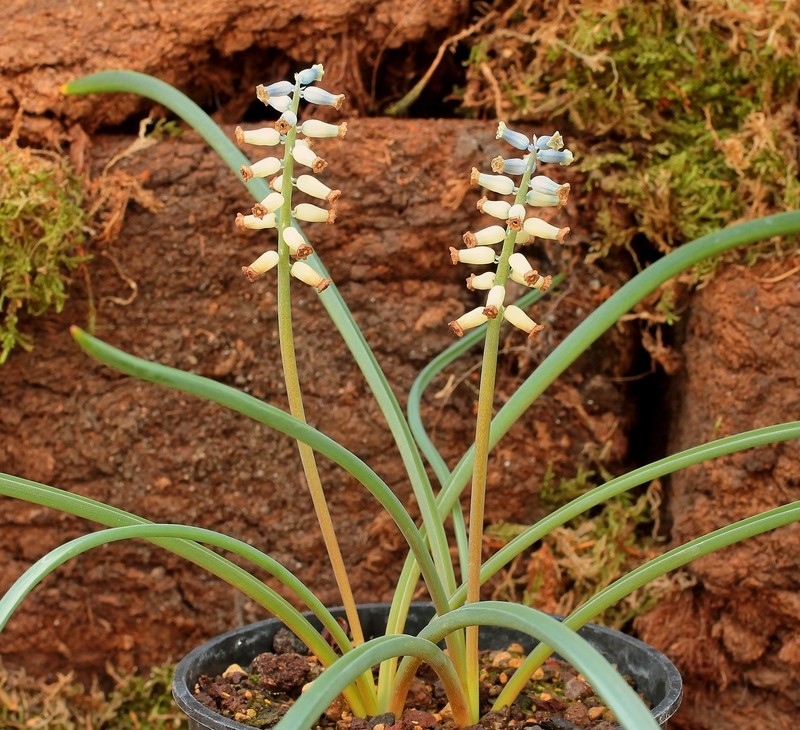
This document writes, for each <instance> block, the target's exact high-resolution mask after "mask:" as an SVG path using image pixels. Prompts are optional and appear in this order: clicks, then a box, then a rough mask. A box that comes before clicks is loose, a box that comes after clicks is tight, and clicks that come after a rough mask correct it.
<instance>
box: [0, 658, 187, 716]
mask: <svg viewBox="0 0 800 730" xmlns="http://www.w3.org/2000/svg"><path fill="white" fill-rule="evenodd" d="M172 674H173V667H169V666H164V667H156V668H154V669H153V670H152V671H151V672H150V674H149V675H147V676H136V675H130V676H115V681H116V686H115V687H114V688H113V689H112V690H111V691H109V692H102V691H100V690H99V689H98V688H97V687H92V688H90V689H89V690H88V691H87V690H86V689H85V688H84V687H83V685H81V684H77V683H74V682H73V681H72V680H71V678H70V676H59V679H58V680H57V681H56V682H54V683H52V684H49V683H42V682H37V681H36V680H34V679H32V678H31V677H28V676H26V675H25V674H24V673H22V672H18V673H8V672H5V671H4V669H3V667H2V665H1V664H0V727H3V728H48V730H83V729H84V728H92V729H93V730H181V729H182V728H186V726H187V722H186V718H185V716H184V715H183V713H181V712H180V710H178V708H177V707H176V705H175V704H174V702H173V701H172V695H171V684H172Z"/></svg>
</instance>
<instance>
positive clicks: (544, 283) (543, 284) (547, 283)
mask: <svg viewBox="0 0 800 730" xmlns="http://www.w3.org/2000/svg"><path fill="white" fill-rule="evenodd" d="M552 285H553V277H552V276H550V275H549V274H548V275H547V276H544V277H542V280H541V281H540V282H539V291H541V292H542V294H544V293H545V292H546V291H547V290H548V289H549V288H550V287H551V286H552Z"/></svg>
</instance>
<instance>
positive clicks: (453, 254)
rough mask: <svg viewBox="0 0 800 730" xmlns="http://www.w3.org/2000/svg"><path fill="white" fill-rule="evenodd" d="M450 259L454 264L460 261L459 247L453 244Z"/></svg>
mask: <svg viewBox="0 0 800 730" xmlns="http://www.w3.org/2000/svg"><path fill="white" fill-rule="evenodd" d="M450 260H451V261H452V262H453V264H454V265H455V264H457V263H458V249H457V248H454V247H453V246H450ZM456 334H458V332H456ZM460 336H461V335H459V337H460Z"/></svg>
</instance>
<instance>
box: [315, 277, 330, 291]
mask: <svg viewBox="0 0 800 730" xmlns="http://www.w3.org/2000/svg"><path fill="white" fill-rule="evenodd" d="M330 283H331V280H330V279H320V280H319V281H318V282H317V284H316V287H315V288H316V290H317V291H318V292H323V291H325V290H326V289H327V288H328V286H329V285H330Z"/></svg>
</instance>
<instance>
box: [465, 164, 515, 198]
mask: <svg viewBox="0 0 800 730" xmlns="http://www.w3.org/2000/svg"><path fill="white" fill-rule="evenodd" d="M469 182H470V185H479V186H480V187H482V188H486V189H487V190H491V191H492V192H493V193H498V194H499V195H511V194H512V193H513V192H515V191H516V189H517V188H516V186H515V185H514V181H513V180H512V179H511V178H510V177H505V176H504V175H487V174H486V173H484V172H480V171H479V170H478V168H477V167H473V168H472V172H471V173H470V176H469Z"/></svg>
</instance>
